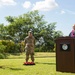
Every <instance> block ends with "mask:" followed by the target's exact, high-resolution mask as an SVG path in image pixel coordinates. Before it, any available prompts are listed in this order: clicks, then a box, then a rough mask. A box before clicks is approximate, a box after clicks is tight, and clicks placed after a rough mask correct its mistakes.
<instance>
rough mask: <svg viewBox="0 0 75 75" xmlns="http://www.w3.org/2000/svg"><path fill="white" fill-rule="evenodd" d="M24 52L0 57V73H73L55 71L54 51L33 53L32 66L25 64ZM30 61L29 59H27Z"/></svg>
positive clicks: (49, 74) (20, 74) (32, 74)
mask: <svg viewBox="0 0 75 75" xmlns="http://www.w3.org/2000/svg"><path fill="white" fill-rule="evenodd" d="M24 58H25V54H21V55H17V56H14V55H10V56H9V59H0V75H75V73H66V72H56V58H55V53H35V63H36V65H33V66H25V65H23V62H24V61H25V60H24ZM29 61H30V60H29Z"/></svg>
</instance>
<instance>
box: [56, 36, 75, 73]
mask: <svg viewBox="0 0 75 75" xmlns="http://www.w3.org/2000/svg"><path fill="white" fill-rule="evenodd" d="M56 71H61V72H73V73H75V38H72V37H60V38H58V39H56Z"/></svg>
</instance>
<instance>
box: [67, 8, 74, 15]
mask: <svg viewBox="0 0 75 75" xmlns="http://www.w3.org/2000/svg"><path fill="white" fill-rule="evenodd" d="M66 12H68V13H69V14H73V15H75V12H74V11H71V10H67V9H66Z"/></svg>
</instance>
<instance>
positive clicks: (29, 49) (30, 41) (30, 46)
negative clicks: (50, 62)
mask: <svg viewBox="0 0 75 75" xmlns="http://www.w3.org/2000/svg"><path fill="white" fill-rule="evenodd" d="M34 45H35V38H34V37H33V36H32V37H29V36H27V37H26V38H25V52H26V62H28V59H29V55H31V60H32V62H34Z"/></svg>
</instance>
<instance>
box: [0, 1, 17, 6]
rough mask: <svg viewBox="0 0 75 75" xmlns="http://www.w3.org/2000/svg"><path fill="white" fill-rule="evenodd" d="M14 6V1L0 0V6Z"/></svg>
mask: <svg viewBox="0 0 75 75" xmlns="http://www.w3.org/2000/svg"><path fill="white" fill-rule="evenodd" d="M6 5H16V2H15V1H14V0H0V6H6Z"/></svg>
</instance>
